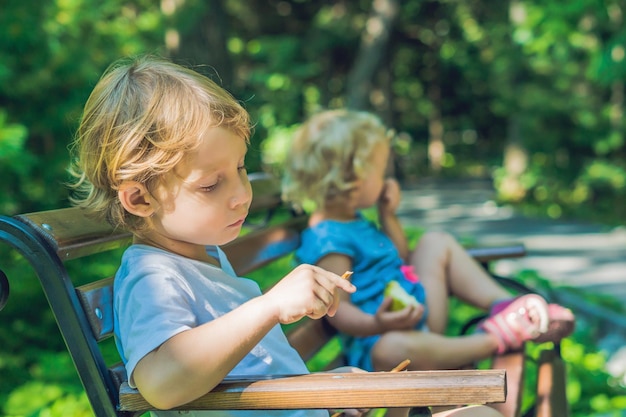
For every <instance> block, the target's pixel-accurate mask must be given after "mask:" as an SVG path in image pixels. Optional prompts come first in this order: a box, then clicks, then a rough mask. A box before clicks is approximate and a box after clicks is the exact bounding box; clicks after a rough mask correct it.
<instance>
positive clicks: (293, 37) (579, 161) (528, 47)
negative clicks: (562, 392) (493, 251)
mask: <svg viewBox="0 0 626 417" xmlns="http://www.w3.org/2000/svg"><path fill="white" fill-rule="evenodd" d="M397 4H398V5H399V7H400V10H399V12H398V15H397V18H396V19H395V20H394V24H393V27H392V30H391V36H390V40H389V43H388V45H387V47H386V48H385V54H384V56H383V58H382V59H380V60H379V61H377V62H376V65H377V71H376V75H375V76H374V79H372V80H369V81H370V82H371V85H372V87H371V88H370V89H369V91H368V92H369V96H368V102H367V104H366V108H368V109H370V110H372V111H375V112H377V113H379V114H380V115H381V117H383V119H384V120H385V121H386V123H388V124H389V125H390V126H393V127H394V128H395V129H396V130H397V131H398V132H399V135H398V137H399V141H398V143H397V146H396V160H395V161H394V162H395V163H394V168H395V170H396V174H397V175H398V177H399V178H401V179H402V180H403V181H406V182H410V181H415V180H418V179H419V178H420V177H423V176H429V175H440V176H489V177H492V178H493V179H494V185H495V186H496V188H497V190H498V192H499V196H500V199H501V201H503V202H508V203H515V204H517V206H518V208H519V209H521V210H524V211H525V212H526V213H528V214H531V215H538V216H549V217H553V218H558V217H576V218H578V219H583V220H590V221H596V222H601V223H604V224H607V225H616V224H623V222H624V216H626V214H625V212H624V210H623V209H622V207H623V206H624V203H625V202H626V201H625V198H626V188H625V187H626V162H624V161H626V158H625V152H624V149H625V148H624V133H625V132H624V124H623V121H622V120H623V113H624V75H625V74H626V58H625V54H626V52H625V50H626V45H625V42H626V26H625V25H624V24H623V23H624V22H623V19H624V17H623V15H624V12H625V10H624V5H623V3H622V2H619V1H617V0H607V1H603V2H598V1H595V0H572V1H568V2H556V1H554V2H550V1H541V0H509V1H501V2H493V1H492V2H478V1H466V2H454V1H447V0H439V1H434V0H419V1H418V0H407V1H403V2H398V3H397ZM371 11H372V1H368V0H359V1H345V0H344V1H336V2H317V1H312V0H276V1H269V2H248V1H243V0H226V1H219V0H207V1H201V0H185V1H175V0H162V1H160V2H153V1H148V0H53V1H49V2H39V1H34V0H20V1H17V0H5V1H4V2H3V3H2V13H0V178H1V179H2V181H0V213H2V214H8V215H12V214H15V213H20V212H29V211H37V210H43V209H50V208H57V207H62V206H66V205H67V190H66V189H65V187H64V186H63V184H64V182H65V181H66V179H67V176H66V167H67V166H68V163H69V155H68V145H69V143H70V142H71V139H72V136H73V134H74V132H75V129H76V126H77V121H78V119H79V116H80V112H81V107H82V105H83V103H84V102H85V100H86V99H87V97H88V95H89V93H90V91H91V89H92V88H93V86H94V85H95V83H96V82H97V80H98V78H99V76H100V74H101V73H102V72H103V71H104V69H105V68H106V67H107V66H108V65H109V64H110V63H111V62H112V61H114V60H115V59H117V58H119V57H121V56H126V55H133V54H140V53H156V54H161V55H165V56H169V57H171V58H172V59H173V60H175V61H178V62H181V63H184V64H188V65H191V66H193V67H195V68H196V69H198V70H199V71H202V72H204V73H206V74H207V75H209V76H211V77H212V78H214V79H216V80H218V81H220V82H221V83H222V84H223V85H224V86H225V87H226V88H227V89H228V90H229V91H231V92H232V93H233V94H234V95H235V96H236V97H238V98H239V99H241V100H242V101H243V102H244V104H245V106H246V108H247V109H248V110H249V111H250V113H251V115H252V118H253V120H254V122H255V134H254V136H253V138H252V145H251V148H250V152H249V157H248V166H249V168H250V170H251V171H256V170H260V169H268V170H274V171H275V172H277V173H280V171H281V163H282V161H283V160H284V158H285V155H284V153H285V146H286V144H287V142H288V140H289V137H290V134H291V132H292V131H293V129H294V128H295V127H296V126H297V125H298V124H299V123H300V122H301V121H302V120H303V118H304V117H306V116H307V115H308V114H310V113H311V112H314V111H316V110H318V109H320V108H324V107H338V106H343V105H345V104H346V103H347V102H348V100H347V97H348V95H349V94H350V91H349V89H348V83H347V80H348V79H349V77H350V76H351V74H352V71H353V70H354V62H355V59H356V57H357V53H358V51H359V42H360V39H361V36H362V35H363V33H364V31H366V29H368V28H370V29H371V28H372V27H373V26H371V25H370V24H371V23H372V21H371V20H368V19H369V18H370V13H371ZM368 22H369V23H368ZM435 134H440V136H441V138H442V144H443V157H442V160H441V161H440V163H441V168H440V169H433V168H434V167H433V161H432V160H431V158H430V157H429V147H430V146H431V145H432V144H431V140H432V138H433V136H434V135H435ZM512 150H513V151H512ZM116 262H117V261H116V258H115V257H113V258H111V259H103V260H102V261H101V262H99V263H89V264H88V265H86V264H81V263H77V265H76V266H73V267H75V268H93V267H96V265H99V266H97V267H98V268H104V269H103V270H99V271H94V273H97V274H102V273H113V271H114V270H115V268H116ZM0 265H2V269H3V270H4V271H5V272H6V273H7V275H8V276H9V278H10V279H11V284H12V292H13V294H12V296H11V298H10V300H9V305H8V306H7V307H6V309H5V310H4V311H2V313H1V314H2V321H1V323H2V325H1V326H0V340H2V341H3V342H2V344H1V345H0V374H1V375H2V380H1V383H0V404H3V409H4V411H3V412H4V413H5V414H7V415H44V414H45V415H52V416H53V415H61V414H68V413H69V414H72V415H82V414H89V407H88V404H87V402H86V399H85V398H84V395H83V394H82V390H81V388H80V385H79V383H78V381H77V379H76V377H75V375H74V374H73V368H72V367H71V366H70V365H69V359H68V357H67V354H66V353H65V352H64V346H63V341H62V340H61V338H60V336H58V331H57V330H56V325H55V324H54V319H53V317H52V315H51V313H50V312H49V309H48V308H47V304H46V300H45V298H44V297H43V295H42V293H41V290H40V288H39V287H38V284H37V283H36V279H35V277H34V276H33V275H32V271H30V269H29V268H28V266H26V265H25V263H24V262H23V260H21V259H20V258H19V257H18V256H17V255H16V254H15V253H13V252H11V251H9V250H8V249H7V248H6V247H0ZM271 273H272V274H274V273H279V272H273V271H272V272H271ZM15 277H19V278H18V279H15ZM24 300H28V302H24ZM459 311H460V313H458V314H457V313H456V312H455V317H456V316H459V317H460V318H463V313H462V309H460V310H459ZM588 331H589V333H586V332H588ZM579 335H582V336H579ZM570 341H571V344H570ZM570 341H568V346H567V350H566V351H567V352H569V353H567V354H568V355H571V356H568V357H567V359H568V362H569V363H570V364H571V365H570V366H571V372H570V377H571V378H570V379H571V381H570V385H571V388H569V389H571V390H572V395H571V396H570V398H572V401H573V404H572V407H573V411H575V414H576V415H580V416H583V415H585V416H589V415H593V413H600V412H605V413H608V412H609V411H610V410H617V409H620V408H624V407H625V406H624V392H623V386H621V385H620V383H618V382H616V381H610V378H609V377H608V376H607V375H606V374H605V373H604V372H602V371H601V369H602V366H599V364H601V363H603V361H604V360H605V358H603V356H602V352H598V351H597V350H596V348H595V347H594V346H593V332H590V329H585V328H583V329H579V330H577V333H576V334H575V335H574V337H572V338H571V340H570ZM607 381H608V382H607ZM576 387H577V388H576ZM607 387H610V388H607ZM574 394H576V395H574Z"/></svg>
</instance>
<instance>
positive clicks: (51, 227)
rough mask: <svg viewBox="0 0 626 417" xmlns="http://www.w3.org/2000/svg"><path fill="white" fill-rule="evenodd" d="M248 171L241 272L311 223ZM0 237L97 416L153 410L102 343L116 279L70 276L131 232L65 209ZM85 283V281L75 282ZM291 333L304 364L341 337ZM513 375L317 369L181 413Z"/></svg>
mask: <svg viewBox="0 0 626 417" xmlns="http://www.w3.org/2000/svg"><path fill="white" fill-rule="evenodd" d="M250 177H251V182H252V185H253V190H254V199H253V204H252V207H251V210H250V213H251V215H250V220H251V221H250V226H249V227H248V230H247V232H246V233H242V236H240V237H239V238H238V239H237V240H235V241H234V242H232V243H230V244H228V245H226V246H225V247H224V250H225V251H226V253H227V254H228V256H229V259H230V260H231V262H232V264H233V266H234V267H235V270H236V271H237V273H238V275H240V276H246V275H247V274H248V273H250V272H252V271H255V270H258V269H259V268H261V267H263V266H265V265H267V264H268V263H270V262H273V261H275V260H277V259H280V258H283V257H284V256H287V255H289V254H290V253H292V252H293V250H294V249H295V248H296V247H297V245H298V242H299V233H300V231H301V230H302V229H303V228H304V227H305V225H306V221H307V218H306V216H304V215H301V214H297V213H293V212H290V211H289V210H288V209H286V208H285V207H284V206H283V204H282V202H281V200H280V183H279V182H278V181H277V180H276V179H274V178H272V177H269V176H267V175H264V174H254V175H251V176H250ZM0 241H2V242H4V243H6V244H8V245H9V246H11V247H13V248H14V249H16V250H17V251H18V252H19V253H21V255H22V256H23V257H24V258H25V259H26V260H27V261H28V262H29V263H30V264H31V266H32V268H33V269H34V271H35V273H36V275H37V277H38V278H39V280H40V282H41V285H42V287H43V290H44V292H45V295H46V297H47V299H48V302H49V304H50V307H51V309H52V312H53V314H54V316H55V319H56V321H57V324H58V326H59V329H60V331H61V334H62V336H63V338H64V340H65V343H66V345H67V348H68V351H69V353H70V355H71V357H72V360H73V362H74V364H75V367H76V369H77V372H78V374H79V377H80V379H81V382H82V384H83V386H84V388H85V391H86V394H87V396H88V398H89V401H90V403H91V405H92V407H93V410H94V413H95V415H97V416H133V415H137V414H141V413H143V412H145V411H146V410H149V409H151V408H152V407H151V406H150V404H148V403H147V402H146V401H145V400H144V399H143V397H142V396H141V395H140V394H139V392H138V391H136V390H134V389H131V388H130V387H129V386H128V385H127V383H126V372H125V369H124V367H123V365H122V364H121V363H119V362H118V361H119V358H118V359H117V360H116V361H114V362H113V363H106V361H105V359H104V356H103V352H102V350H101V345H102V342H105V341H107V339H108V340H109V342H110V340H111V336H112V332H113V308H112V293H113V288H112V278H111V277H84V276H81V277H77V276H70V274H69V272H68V269H67V268H66V264H67V262H68V261H70V260H73V259H78V258H85V259H89V257H91V256H93V255H97V254H101V253H105V252H109V251H114V250H117V249H120V248H124V247H126V246H127V245H129V244H130V242H131V236H130V234H129V233H127V232H125V231H121V230H113V229H112V228H111V227H110V226H109V225H107V224H103V223H100V222H96V221H94V220H93V219H91V218H90V217H89V216H88V215H86V213H85V212H84V211H83V210H81V209H78V208H64V209H58V210H50V211H44V212H37V213H28V214H22V215H17V216H13V217H8V216H0ZM120 250H121V249H120ZM118 252H119V250H118ZM114 253H115V252H114ZM472 253H473V254H474V255H475V256H476V257H477V259H478V260H479V261H480V262H481V263H484V264H487V263H488V262H490V261H492V260H494V259H500V258H503V257H511V256H521V255H523V253H524V248H523V246H519V245H515V246H510V247H506V248H505V247H500V248H496V249H494V250H490V249H476V250H475V251H474V252H472ZM115 256H118V255H115ZM77 278H80V280H78V279H77ZM275 278H276V279H278V278H280V277H275ZM85 280H87V281H89V282H88V283H87V284H83V285H78V286H76V285H75V284H74V282H77V281H82V282H85ZM270 285H271V284H270ZM8 294H9V281H8V278H7V276H6V275H5V274H4V272H2V270H0V309H2V307H3V306H4V305H5V304H6V302H7V299H8ZM286 332H287V334H288V338H289V341H290V343H291V344H292V345H293V346H294V348H296V349H297V351H298V352H299V353H300V354H301V355H302V357H303V359H305V361H306V360H309V359H311V358H312V357H313V356H314V355H315V354H317V353H318V352H320V350H321V349H322V348H323V347H325V346H327V344H328V342H329V341H331V340H332V339H333V338H334V336H335V331H334V330H333V329H332V328H331V327H330V326H329V325H328V324H327V323H326V322H325V321H324V320H306V319H305V320H301V321H300V322H298V323H297V324H296V325H293V326H290V327H289V328H287V329H286ZM509 356H510V358H513V357H514V358H515V361H512V362H511V363H514V366H515V367H517V370H520V371H521V369H522V368H523V363H524V358H523V356H524V355H523V354H521V353H520V354H514V355H507V357H509ZM342 360H343V358H342V357H341V355H338V356H337V357H336V358H335V359H334V360H332V361H330V362H329V363H326V364H325V365H324V366H323V369H330V368H333V367H336V366H339V365H341V364H342ZM505 365H506V366H509V365H510V364H505ZM507 372H511V371H509V370H506V371H505V368H499V366H497V367H496V368H493V369H486V370H475V369H472V370H457V371H455V370H453V371H425V372H415V371H410V372H408V371H405V372H401V373H391V372H372V373H362V374H349V373H345V374H344V373H341V374H336V373H335V374H331V373H315V374H311V375H301V376H288V377H287V376H274V377H267V376H259V377H258V378H252V377H246V378H244V379H234V380H231V379H227V380H225V381H223V383H221V384H220V385H219V386H218V387H216V388H215V389H214V390H213V391H211V392H209V393H207V394H206V395H205V396H203V397H201V398H199V399H197V400H195V401H193V402H191V403H189V404H186V405H185V406H184V407H180V409H217V410H219V409H300V408H305V409H306V408H324V409H326V408H328V409H343V408H387V407H430V406H457V405H464V404H469V403H472V404H487V403H498V402H503V401H504V400H505V395H506V389H507V379H506V375H507ZM514 373H515V372H514ZM544 373H545V372H544ZM519 376H520V375H518V376H516V378H517V377H519ZM508 384H509V392H510V393H511V392H513V393H514V397H515V398H516V400H515V402H514V404H513V407H514V408H515V411H514V413H518V410H519V399H517V397H519V395H518V393H519V392H521V391H520V390H519V386H520V382H519V381H517V380H516V381H512V380H511V379H510V378H509V379H508ZM512 385H513V386H514V389H512V390H511V387H512ZM544 385H545V384H544ZM548 385H550V384H548ZM552 385H553V384H552ZM551 392H552V389H549V390H547V391H546V395H547V398H550V396H551V395H552V394H551ZM511 398H512V397H511V396H509V400H510V399H511ZM508 403H509V401H507V403H505V404H508ZM508 415H510V416H514V415H516V414H508ZM546 415H549V414H546ZM560 415H563V414H560Z"/></svg>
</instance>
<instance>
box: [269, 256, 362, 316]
mask: <svg viewBox="0 0 626 417" xmlns="http://www.w3.org/2000/svg"><path fill="white" fill-rule="evenodd" d="M339 290H343V291H346V292H348V293H353V292H354V291H356V287H355V286H354V285H353V284H352V283H350V281H349V280H347V279H343V278H341V277H340V276H338V275H336V274H334V273H332V272H329V271H326V270H324V269H322V268H319V267H317V266H314V265H299V266H298V267H296V268H295V269H294V270H293V271H291V272H290V273H289V274H288V275H287V276H286V277H285V278H283V279H282V280H281V281H280V282H278V283H277V284H276V285H275V286H274V287H273V288H272V289H271V290H269V291H268V292H267V293H266V294H265V295H264V297H265V298H266V299H268V300H270V303H271V304H270V305H272V306H274V307H275V308H276V315H277V318H278V321H279V322H280V323H282V324H288V323H293V322H295V321H298V320H300V319H301V318H302V317H304V316H307V317H310V318H312V319H319V318H321V317H323V316H325V315H327V314H328V315H329V316H334V315H335V313H336V311H337V307H338V306H339V300H340V297H339V294H338V293H337V291H339Z"/></svg>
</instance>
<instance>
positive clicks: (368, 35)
mask: <svg viewBox="0 0 626 417" xmlns="http://www.w3.org/2000/svg"><path fill="white" fill-rule="evenodd" d="M398 10H399V5H398V0H373V1H372V11H371V13H370V16H369V18H368V19H367V23H366V25H365V29H364V30H363V34H362V35H361V44H360V46H359V51H358V53H357V56H356V59H355V61H354V65H353V66H352V69H351V71H350V73H349V74H348V81H347V87H346V89H347V91H346V97H347V99H346V101H347V107H348V108H351V109H357V110H358V109H366V108H368V107H369V104H370V101H369V93H370V91H371V89H372V86H373V85H374V77H375V75H376V72H377V71H378V69H379V68H380V64H381V62H383V57H384V55H385V52H386V50H387V46H388V43H389V38H390V35H391V29H392V28H393V24H394V22H395V19H396V17H397V15H398Z"/></svg>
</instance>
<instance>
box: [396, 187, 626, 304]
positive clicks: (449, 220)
mask: <svg viewBox="0 0 626 417" xmlns="http://www.w3.org/2000/svg"><path fill="white" fill-rule="evenodd" d="M403 193H404V194H403V203H402V205H401V207H400V210H399V215H400V218H401V219H402V221H403V223H404V224H406V225H417V226H421V227H424V228H426V229H428V230H445V231H447V232H449V233H451V234H453V235H455V236H456V237H457V238H459V239H468V238H469V239H471V240H475V241H476V242H477V243H478V244H484V245H492V244H493V245H498V244H502V243H512V242H522V243H524V244H525V246H526V248H527V250H528V256H526V257H524V258H520V259H515V260H503V261H499V262H498V263H497V264H496V265H495V268H496V272H497V273H501V274H504V275H507V274H511V273H513V272H515V271H518V270H523V269H533V270H536V271H538V272H539V274H540V275H541V276H542V277H544V278H547V279H549V280H550V281H551V282H553V283H554V284H555V285H567V286H575V287H581V288H585V289H589V290H590V291H597V292H603V293H609V294H612V295H615V296H618V297H620V298H623V300H624V301H625V302H626V228H607V227H603V226H599V225H591V224H584V223H577V222H566V221H556V220H555V221H551V220H545V219H530V218H526V217H522V216H520V215H519V214H517V213H516V212H515V211H514V210H512V209H511V208H510V207H498V206H497V205H496V204H495V203H494V202H493V198H494V191H493V188H492V187H491V183H490V182H489V181H481V180H467V181H462V182H460V181H453V182H443V181H424V182H423V183H421V184H419V185H417V186H413V187H406V188H405V189H404V192H403Z"/></svg>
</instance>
